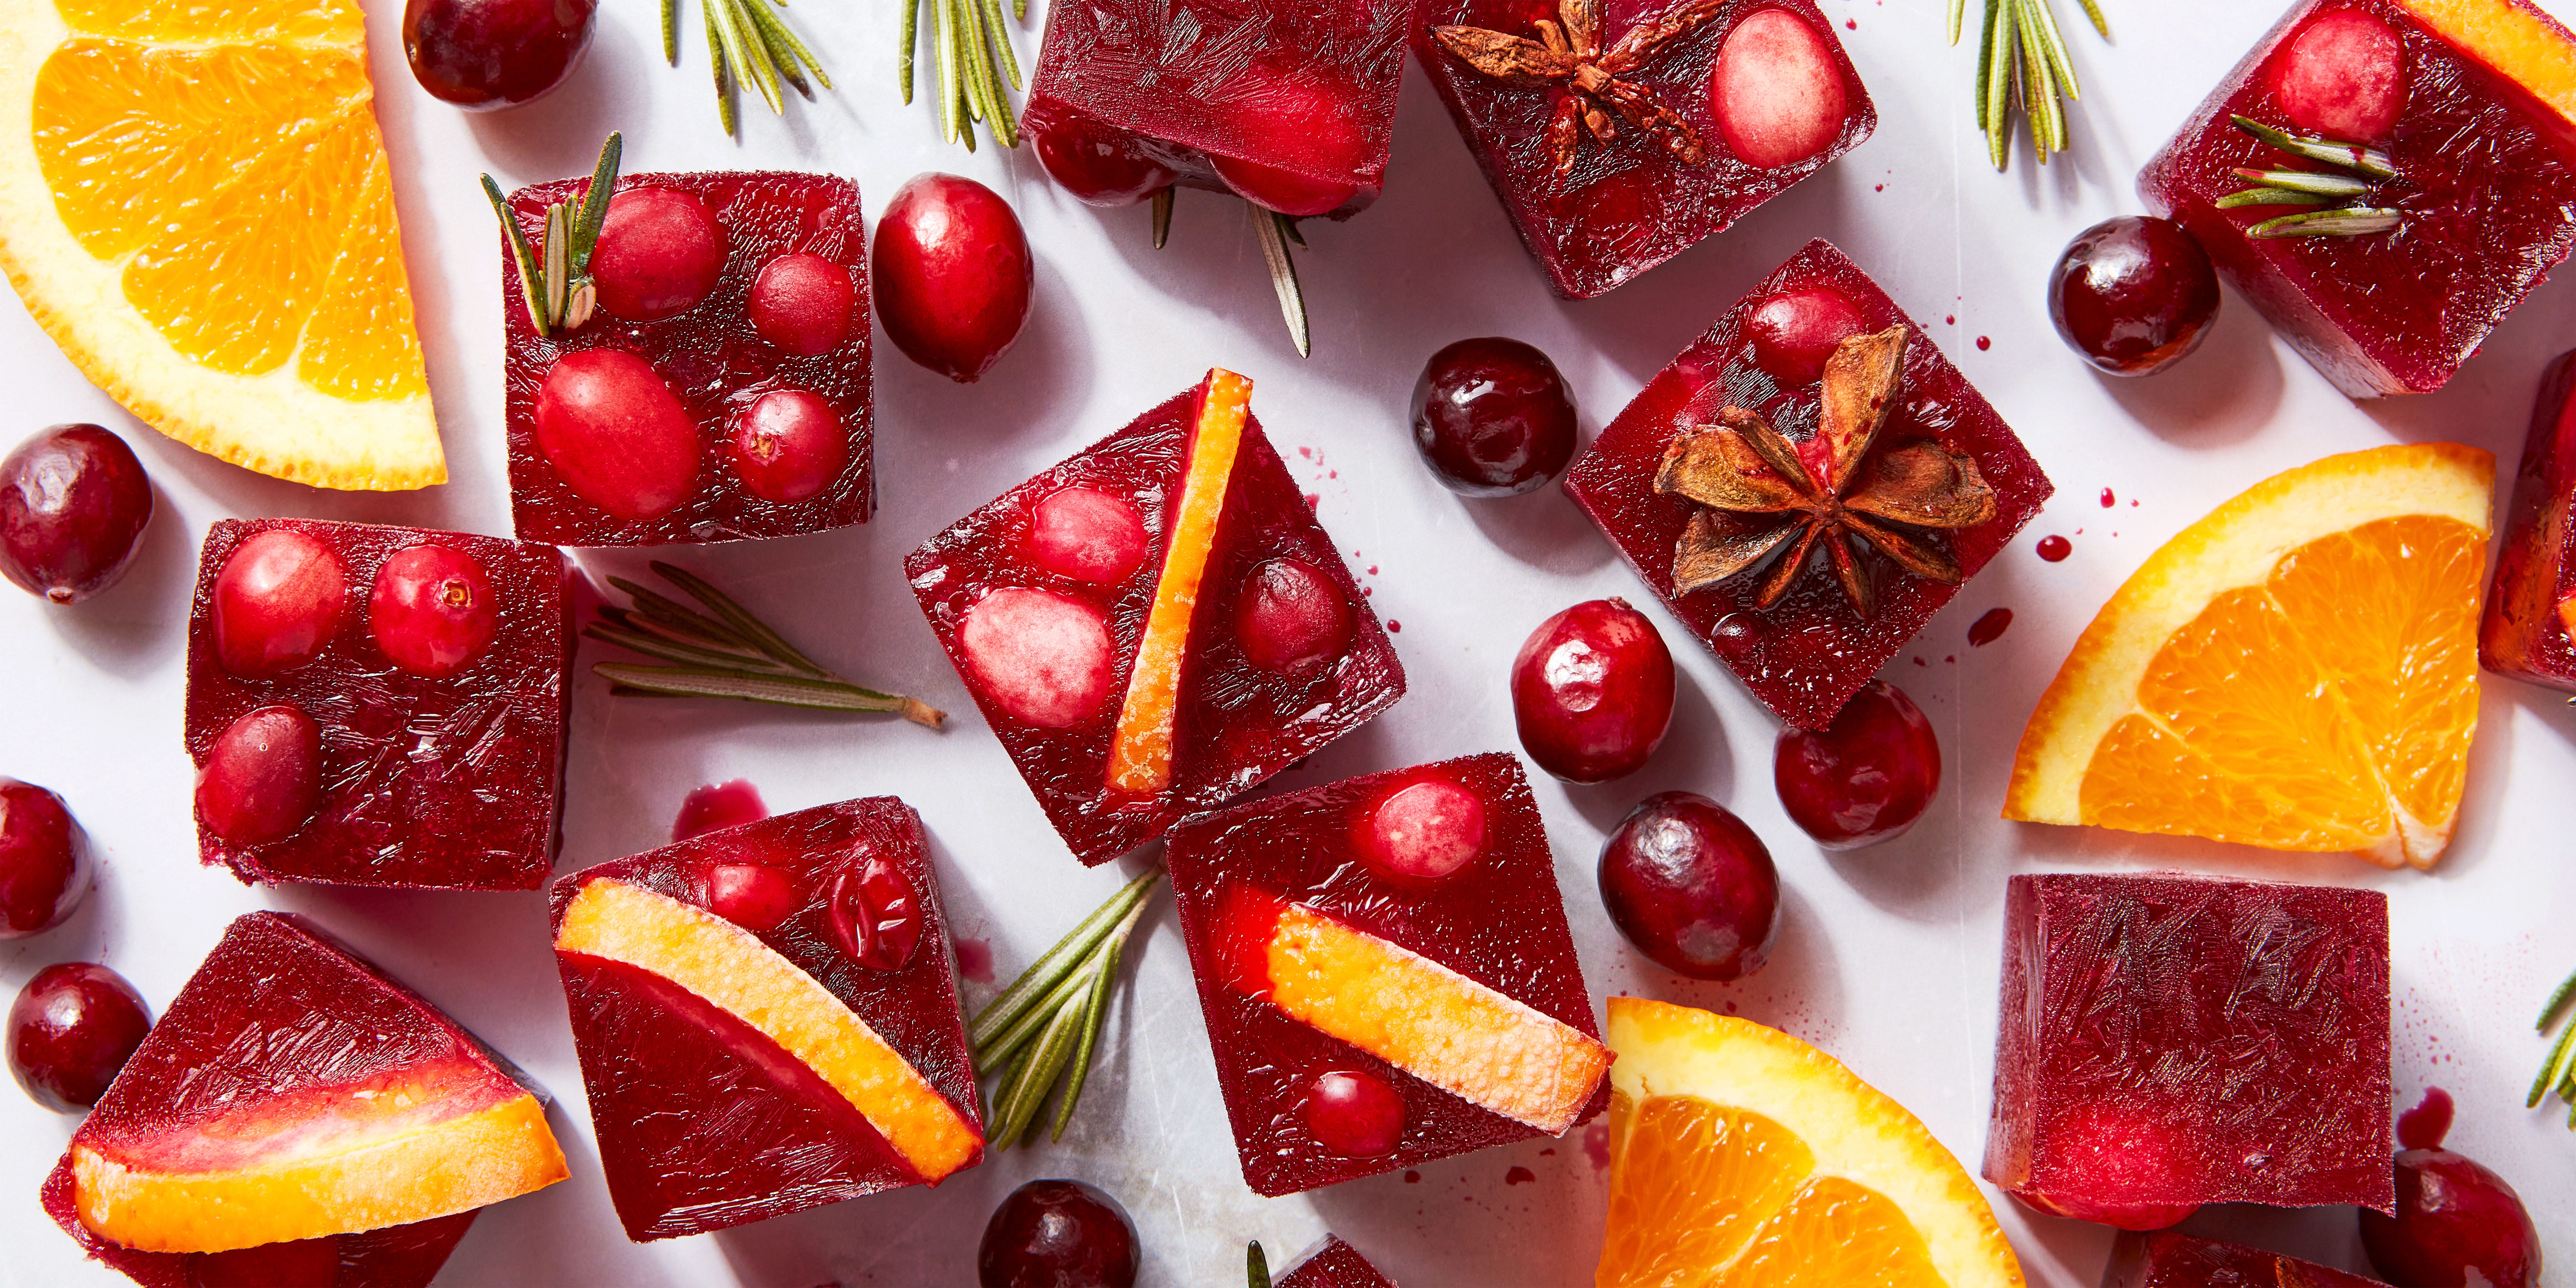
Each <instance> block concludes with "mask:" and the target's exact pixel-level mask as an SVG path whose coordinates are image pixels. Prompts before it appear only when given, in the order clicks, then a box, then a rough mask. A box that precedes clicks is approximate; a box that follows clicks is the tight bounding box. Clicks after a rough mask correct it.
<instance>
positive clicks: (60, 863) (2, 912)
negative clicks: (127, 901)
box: [0, 777, 93, 939]
mask: <svg viewBox="0 0 2576 1288" xmlns="http://www.w3.org/2000/svg"><path fill="white" fill-rule="evenodd" d="M92 879H93V878H92V875H91V865H90V855H89V840H88V838H87V837H84V836H82V835H81V829H80V824H78V823H75V822H73V821H72V812H71V811H70V810H69V809H66V808H64V807H63V798H62V797H60V796H56V795H54V794H53V793H52V792H49V791H46V790H45V789H44V788H42V787H38V786H36V785H35V784H33V783H22V782H19V781H18V780H17V779H15V778H6V777H0V939H20V938H24V937H26V936H28V935H32V934H36V933H38V932H40V931H46V930H51V929H53V928H54V927H56V926H59V925H61V924H63V919H64V918H66V917H69V916H71V915H72V910H73V909H74V908H78V907H79V906H80V902H81V899H82V898H83V897H85V896H86V895H88V894H89V887H90V882H91V880H92Z"/></svg>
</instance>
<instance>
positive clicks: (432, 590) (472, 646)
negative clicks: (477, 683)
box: [367, 545, 501, 680]
mask: <svg viewBox="0 0 2576 1288" xmlns="http://www.w3.org/2000/svg"><path fill="white" fill-rule="evenodd" d="M500 622H501V610H500V605H499V604H497V603H495V602H494V600H493V596H492V582H491V579H490V578H487V577H485V576H484V575H483V564H482V562H481V561H480V560H477V559H476V558H475V557H474V556H472V555H469V554H467V553H465V552H464V551H462V550H457V549H454V548H452V547H448V546H435V545H422V546H411V547H408V548H406V549H403V550H399V551H396V552H395V553H394V556H393V557H392V558H390V559H387V560H385V566H384V567H383V568H381V569H378V570H377V572H376V590H375V593H374V594H373V595H371V596H369V597H368V600H367V626H368V628H369V629H370V630H372V631H374V632H375V636H376V647H378V648H380V649H383V650H384V651H385V656H386V657H389V658H392V659H393V663H394V665H396V666H398V667H401V668H402V669H404V670H406V671H409V672H411V673H412V674H414V675H423V676H427V677H429V678H430V679H433V680H435V679H440V678H443V677H446V676H450V675H454V674H456V673H457V672H459V671H462V670H464V669H465V668H466V667H468V666H470V665H472V664H473V662H474V659H476V658H478V657H481V656H483V653H484V650H486V649H488V648H490V647H492V633H493V632H494V631H495V630H497V629H499V627H500Z"/></svg>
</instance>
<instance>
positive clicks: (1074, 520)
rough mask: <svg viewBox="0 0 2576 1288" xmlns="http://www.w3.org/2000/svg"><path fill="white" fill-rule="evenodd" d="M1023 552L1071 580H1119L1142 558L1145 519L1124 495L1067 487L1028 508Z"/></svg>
mask: <svg viewBox="0 0 2576 1288" xmlns="http://www.w3.org/2000/svg"><path fill="white" fill-rule="evenodd" d="M1027 544H1028V555H1029V558H1030V559H1031V560H1032V561H1033V562H1035V563H1036V564H1037V565H1038V566H1039V567H1041V568H1044V569H1046V570H1047V571H1049V572H1054V573H1061V574H1063V575H1065V576H1067V577H1071V578H1073V579H1074V580H1076V581H1088V582H1098V583H1101V584H1104V585H1105V584H1107V583H1110V582H1116V581H1123V580H1125V579H1126V577H1127V574H1129V573H1131V572H1134V571H1135V570H1136V565H1138V564H1140V563H1143V562H1144V561H1145V519H1144V516H1143V515H1140V514H1138V513H1136V506H1135V504H1134V503H1133V502H1131V501H1129V500H1128V499H1127V498H1125V497H1123V496H1112V495H1110V494H1109V493H1107V492H1099V491H1094V490H1092V489H1090V488H1087V487H1069V488H1066V489H1064V490H1063V491H1061V492H1056V493H1053V494H1051V495H1049V496H1048V497H1047V498H1046V499H1045V500H1043V501H1040V502H1038V503H1037V505H1036V506H1034V507H1032V508H1031V509H1030V511H1029V535H1028V543H1027Z"/></svg>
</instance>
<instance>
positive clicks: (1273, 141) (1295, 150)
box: [1208, 65, 1362, 219]
mask: <svg viewBox="0 0 2576 1288" xmlns="http://www.w3.org/2000/svg"><path fill="white" fill-rule="evenodd" d="M1236 82H1237V83H1236V86H1235V100H1236V108H1235V112H1234V115H1235V119H1234V120H1233V121H1232V122H1231V124H1232V125H1233V127H1234V132H1235V133H1236V134H1237V135H1238V136H1240V137H1241V138H1243V140H1244V151H1245V152H1247V153H1248V154H1250V156H1258V157H1296V158H1300V159H1302V160H1304V161H1305V162H1306V163H1307V164H1308V165H1309V166H1310V167H1312V168H1318V169H1323V170H1327V171H1332V170H1342V169H1348V168H1350V167H1351V166H1353V165H1356V164H1357V163H1358V161H1359V154H1360V152H1361V150H1362V140H1361V138H1360V134H1359V127H1358V124H1357V123H1356V122H1355V121H1353V120H1352V119H1351V114H1350V112H1349V111H1348V109H1346V108H1345V107H1343V105H1342V103H1341V102H1340V100H1339V99H1338V98H1337V97H1336V96H1335V95H1334V93H1333V92H1332V90H1331V88H1330V87H1328V86H1326V85H1324V84H1323V83H1322V82H1320V81H1318V80H1316V79H1314V78H1313V77H1310V76H1294V75H1281V74H1280V73H1278V72H1276V71H1273V70H1271V69H1269V68H1266V67H1263V66H1260V65H1255V66H1253V67H1250V68H1247V69H1245V70H1244V71H1243V72H1242V73H1241V74H1240V75H1239V76H1238V77H1237V78H1236ZM1208 161H1209V163H1210V164H1212V165H1214V166H1215V167H1216V174H1217V177H1218V178H1219V179H1222V180H1224V181H1225V186H1226V187H1229V188H1232V189H1233V190H1234V192H1235V195H1237V196H1239V197H1242V198H1243V199H1244V200H1246V201H1249V202H1251V203H1252V204H1254V205H1256V206H1263V207H1267V208H1269V209H1271V210H1276V211H1278V212H1279V213H1281V214H1283V215H1287V216H1290V217H1291V218H1299V219H1302V218H1305V217H1307V216H1310V215H1323V214H1330V213H1331V212H1333V211H1335V210H1338V209H1340V208H1341V207H1342V206H1343V205H1344V204H1345V203H1347V202H1349V201H1350V199H1351V198H1353V197H1355V196H1357V195H1359V189H1358V188H1357V187H1356V186H1354V185H1351V184H1348V183H1343V182H1340V181H1338V180H1333V179H1323V178H1317V177H1316V176H1315V175H1313V174H1310V173H1306V172H1303V171H1300V170H1294V169H1290V168H1287V167H1285V166H1277V165H1271V164H1268V163H1266V162H1262V161H1255V160H1251V159H1249V158H1248V157H1244V156H1229V155H1227V154H1225V153H1222V152H1212V153H1210V154H1208Z"/></svg>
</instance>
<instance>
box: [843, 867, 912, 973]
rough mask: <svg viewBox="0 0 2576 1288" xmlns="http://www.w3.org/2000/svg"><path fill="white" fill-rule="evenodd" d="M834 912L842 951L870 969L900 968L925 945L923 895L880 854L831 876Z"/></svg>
mask: <svg viewBox="0 0 2576 1288" xmlns="http://www.w3.org/2000/svg"><path fill="white" fill-rule="evenodd" d="M830 914H831V925H832V933H833V935H834V936H835V937H836V938H838V939H839V940H840V941H841V951H843V952H846V953H848V954H849V955H850V958H851V960H853V961H856V962H857V963H858V964H860V965H862V966H865V967H867V968H868V969H870V970H902V969H903V968H904V966H905V965H906V964H907V963H909V962H911V961H912V956H913V954H914V953H916V952H919V951H920V950H921V930H922V920H923V912H922V907H921V896H920V895H919V894H918V893H916V892H915V891H914V890H913V888H912V883H911V882H910V881H907V880H905V879H904V876H903V873H902V872H900V871H898V870H897V869H896V868H895V866H894V864H892V863H889V862H887V861H886V857H885V856H884V855H882V854H872V855H870V856H868V861H867V862H866V863H865V864H864V865H861V866H858V867H854V868H846V869H844V870H843V871H842V872H841V875H840V876H839V877H838V878H836V879H835V880H834V881H833V883H832V902H831V905H830Z"/></svg>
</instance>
